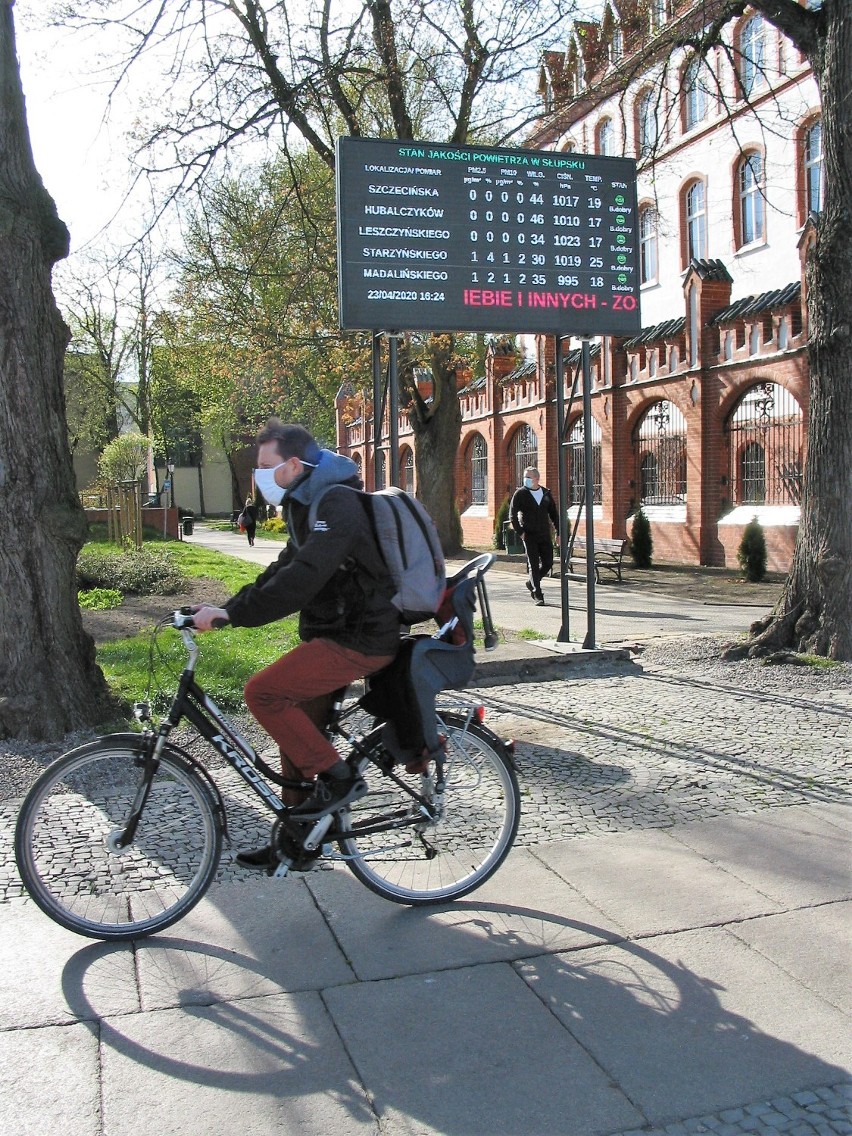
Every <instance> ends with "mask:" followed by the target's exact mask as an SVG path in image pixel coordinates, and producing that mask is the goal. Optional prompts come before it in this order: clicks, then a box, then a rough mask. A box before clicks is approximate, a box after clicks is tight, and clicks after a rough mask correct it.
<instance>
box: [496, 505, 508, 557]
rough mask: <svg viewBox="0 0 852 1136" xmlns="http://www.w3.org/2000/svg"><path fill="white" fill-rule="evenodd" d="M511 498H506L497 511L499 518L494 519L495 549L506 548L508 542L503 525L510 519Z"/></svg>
mask: <svg viewBox="0 0 852 1136" xmlns="http://www.w3.org/2000/svg"><path fill="white" fill-rule="evenodd" d="M509 504H510V502H509V498H508V497H504V498H503V502H502V504H501V505H500V508H499V509H498V510H497V516H496V517H495V518H494V547H495V548H505V547H506V540H505V537H504V535H503V525H504V524H505V523H506V521H508V519H509Z"/></svg>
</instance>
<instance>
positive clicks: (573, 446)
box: [567, 418, 603, 505]
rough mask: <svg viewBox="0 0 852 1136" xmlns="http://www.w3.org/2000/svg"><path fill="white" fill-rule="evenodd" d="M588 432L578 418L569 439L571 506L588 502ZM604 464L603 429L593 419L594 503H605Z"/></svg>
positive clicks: (569, 491)
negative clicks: (602, 457)
mask: <svg viewBox="0 0 852 1136" xmlns="http://www.w3.org/2000/svg"><path fill="white" fill-rule="evenodd" d="M585 439H586V431H585V428H584V426H583V419H582V418H578V419H577V421H576V422H575V423H574V425H573V426H572V427H571V433H570V435H569V438H568V455H567V456H568V493H569V496H570V501H569V504H571V505H582V504H584V503H585V500H586V441H585ZM602 469H603V464H602V460H601V428H600V426H599V425H598V424H597V422H595V420H594V419H592V503H593V504H594V505H600V504H602V502H603V475H602Z"/></svg>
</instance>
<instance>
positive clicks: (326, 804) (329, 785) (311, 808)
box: [290, 774, 369, 820]
mask: <svg viewBox="0 0 852 1136" xmlns="http://www.w3.org/2000/svg"><path fill="white" fill-rule="evenodd" d="M368 792H369V790H368V788H367V783H366V781H365V780H364V779H363V778H362V777H354V776H353V777H345V778H338V777H324V776H323V775H322V774H320V775H319V777H318V778H317V784H316V788H315V789H314V791H313V793H311V795H310V797H308V798H307V800H305V801H302V803H301V805H296V806H295V808H292V809H291V810H290V816H291V817H292V818H293V820H319V818H320V817H323V816H326V815H327V814H328V813H333V812H336V811H337V809H342V808H343V807H344V806H345V805H348V804H349V803H350V802H351V801H355V800H357V799H358V798H359V797H364V796H366V794H367V793H368Z"/></svg>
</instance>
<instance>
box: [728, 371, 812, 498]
mask: <svg viewBox="0 0 852 1136" xmlns="http://www.w3.org/2000/svg"><path fill="white" fill-rule="evenodd" d="M726 431H727V433H728V437H729V442H730V464H729V478H730V482H731V499H732V501H733V503H734V504H735V505H756V504H766V505H798V504H799V503H800V501H801V499H802V471H803V469H804V442H805V434H804V418H803V415H802V408H801V407H800V406H799V404H798V402H797V401H796V399H795V398H794V397H793V395H791V394H790V392H789V391H788V390H786V389H785V388H784V387H782V386H779V385H778V383H758V384H757V386H753V387H750V388H749V390H747V391H746V393H745V394H744V395H743V397H742V398H741V399H740V401H739V402H738V403H737V405H736V406H735V407H734V410H733V412H732V414H731V415H730V417H729V418H728V421H727V423H726Z"/></svg>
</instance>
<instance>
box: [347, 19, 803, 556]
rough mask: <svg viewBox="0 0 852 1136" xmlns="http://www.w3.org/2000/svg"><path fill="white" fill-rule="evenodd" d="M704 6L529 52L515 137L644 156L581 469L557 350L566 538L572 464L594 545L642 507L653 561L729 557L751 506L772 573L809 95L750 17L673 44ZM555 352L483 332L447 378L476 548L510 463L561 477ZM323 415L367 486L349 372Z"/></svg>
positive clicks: (781, 515)
mask: <svg viewBox="0 0 852 1136" xmlns="http://www.w3.org/2000/svg"><path fill="white" fill-rule="evenodd" d="M713 10H714V4H713V3H712V2H709V3H708V2H707V0H704V2H703V3H695V2H694V0H641V2H637V0H619V2H615V0H609V2H608V3H607V4H606V5H605V7H604V8H603V10H602V12H601V18H600V20H599V21H592V20H587V21H583V22H575V23H574V24H572V25H571V26H570V28H568V29H566V39H565V48H564V50H563V51H559V52H550V53H548V54H547V56H546V57H545V58H544V60H543V62H542V69H541V77H540V94H541V98H542V100H543V105H544V111H545V114H544V117H543V119H542V124H541V125H540V126H539V128H538V129H537V130H536V132H535V134H534V135H533V136H532V137H531V138H530V139H529V143H528V144H529V145H530V146H533V147H535V148H540V149H547V150H554V151H561V152H576V153H595V154H610V155H614V154H624V155H627V156H629V157H633V158H635V159H636V161H637V169H638V217H637V218H636V221H637V232H638V236H639V264H640V273H641V312H642V330H641V332H640V333H639V334H637V335H635V336H633V337H631V338H627V339H615V338H611V337H603V338H602V339H600V340H597V341H595V342H594V343H593V345H592V371H593V374H592V381H591V403H592V416H593V422H592V431H593V435H594V436H593V438H592V454H593V461H592V469H591V470H589V471H587V470H586V469H585V449H584V437H583V424H582V417H581V390H580V387H581V381H580V379H579V377H577V376H576V372H577V370H578V359H579V347H578V344H577V343H576V342H571V343H567V344H566V356H565V358H566V368H565V375H564V377H563V382H564V392H565V399H566V406H567V407H568V414H567V422H566V428H565V431H564V444H563V446H562V454H563V460H564V461H565V465H566V476H567V485H568V501H566V502H563V505H564V507H566V508H567V509H568V513H569V526H570V527H571V528H573V527H574V524H575V523H576V524H578V526H579V532H580V533H582V532H583V529H584V523H583V517H582V515H581V513H582V510H581V503H582V502H583V501H584V495H585V483H586V476H587V473H588V475H589V476H590V477H591V478H592V481H593V496H594V501H595V506H594V508H595V531H596V533H597V534H598V535H599V536H607V537H610V536H611V537H622V536H625V535H629V527H630V521H629V518H630V516H631V515H632V513H633V512H635V510H636V509H637V508H638V507H640V506H641V507H642V508H643V510H644V511H645V513H646V515H647V516H648V518H649V520H650V522H651V526H652V533H653V538H654V550H655V558H656V559H658V560H661V561H671V562H675V563H684V564H708V565H718V566H724V565H732V564H736V553H737V549H738V547H739V542H740V539H741V536H742V531H743V528H744V526H745V524H746V523H748V521H750V520H751V519H752V517H753V516H757V517H758V519H759V520H760V521H761V523H762V524H763V526H764V529H765V533H766V538H767V549H768V563H769V567H770V568H771V569H775V570H781V571H783V570H786V569H787V568H788V567H789V563H790V559H791V556H792V550H793V546H794V543H795V537H796V531H797V525H798V517H799V502H800V495H801V483H802V471H803V465H804V458H805V439H806V423H807V414H808V363H807V305H806V290H805V289H806V282H805V273H804V264H805V260H806V257H807V253H808V250H809V248H810V245H811V243H812V241H813V225H812V222H811V221H810V220H809V218H810V217H811V216H812V214H815V213H817V212H818V211H819V209H820V206H821V201H822V176H823V175H822V147H821V120H820V108H819V100H818V93H817V88H816V84H815V82H814V80H813V77H812V75H811V72H810V68H809V67H808V65H807V62H806V61H805V60H804V59H802V58H801V56H800V55H799V53H798V51H797V50H796V49H795V48H794V47H793V46H792V45H791V44H790V42H789V41H788V40H786V39H785V38H784V37H783V36H782V35H781V34H780V33H779V32H777V31H776V29H775V28H773V27H772V26H771V25H770V24H769V23H767V22H766V21H765V20H763V19H762V18H761V17H760V16H759V15H758V14H756V13H754V12H752V11H750V10H749V9H748V8H746V9H745V11H744V13H743V15H742V16H741V17H740V18H739V19H738V20H736V21H734V22H732V23H730V24H728V25H727V26H726V27H725V29H724V39H723V42H722V43H721V45H720V46H718V47H714V48H712V49H711V50H710V52H709V54H707V55H705V56H703V57H701V56H698V55H697V54H696V53H695V52H694V51H693V50H692V49H691V48H685V47H681V46H677V45H678V44H679V43H683V42H685V41H687V40H690V39H691V40H692V41H693V42H695V41H696V40H697V38H698V37H699V36H700V34H701V32H702V29H703V27H704V26H705V25H706V23H707V22H708V21H709V20H711V19H712V16H713ZM506 330H507V333H511V328H507V329H506ZM554 358H555V347H554V343H553V340H552V338H545V337H539V338H537V339H535V340H533V339H532V338H531V337H529V339H528V340H527V339H524V340H522V341H521V342H520V343H519V344H517V345H514V344H513V341H510V340H507V341H506V342H494V343H492V345H491V347H490V349H489V352H488V357H487V362H486V367H485V372H484V374H482V375H479V376H460V377H459V397H460V399H461V405H462V416H463V425H462V435H461V442H460V446H459V452H458V457H457V468H456V477H457V488H458V507H459V511H460V514H461V519H462V528H463V534H464V539H465V543H466V544H469V545H473V546H477V545H479V546H482V545H487V544H490V543H491V541H492V539H493V535H494V531H495V524H496V523H497V518H498V516H499V515H500V510H501V506H504V503H505V501H506V499H507V497H508V496H509V495H510V494H511V492H512V491H513V490H514V488H515V487H516V486H517V485H518V484H519V483H520V476H521V472H522V470H523V468H524V466H525V465H530V464H534V465H537V466H538V467H539V468H540V469H541V471H542V475H543V480H544V481H545V482H546V483H547V484H548V485H549V486H550V487H551V488H553V489H555V488H556V486H557V484H558V461H559V454H558V452H557V451H558V449H559V447H558V444H557V435H558V426H557V422H556V404H555V393H556V388H555V382H556V375H555V367H554ZM572 391H573V398H572ZM337 409H338V444H339V446H340V449H341V451H342V452H344V453H350V454H351V455H352V456H353V457H354V458H355V459H356V461H359V462H360V463H361V464H362V467H363V469H364V471H365V478H366V480H367V482H368V484H370V485H372V481H373V473H372V470H373V455H372V452H371V439H372V436H373V427H372V406H371V403H370V401H369V399H368V398H367V397H366V396H365V395H364V394H363V392H357V391H355V390H353V389H352V388H351V387H350V386H349V385H345V386H344V387H343V388H342V389H341V391H340V393H339V395H338V407H337ZM388 435H389V431H388V430H387V423H385V426H384V429H383V436H384V437H385V438H387V437H388ZM399 439H400V468H401V470H402V471H403V472H402V480H403V481H404V482H405V481H406V479H407V485H408V487H414V485H415V473H414V461H413V438H412V434H411V430H410V427H409V425H408V423H407V420H406V417H405V415H404V413H403V414H402V415H401V416H400V422H399ZM381 476H382V474H381V472H380V474H379V477H380V478H381ZM578 514H580V515H579V516H578Z"/></svg>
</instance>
